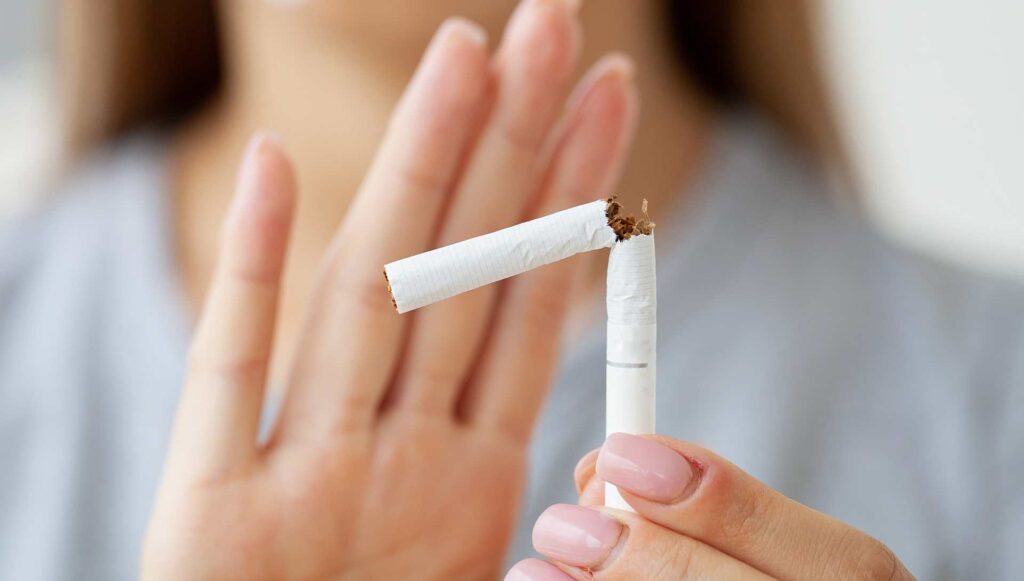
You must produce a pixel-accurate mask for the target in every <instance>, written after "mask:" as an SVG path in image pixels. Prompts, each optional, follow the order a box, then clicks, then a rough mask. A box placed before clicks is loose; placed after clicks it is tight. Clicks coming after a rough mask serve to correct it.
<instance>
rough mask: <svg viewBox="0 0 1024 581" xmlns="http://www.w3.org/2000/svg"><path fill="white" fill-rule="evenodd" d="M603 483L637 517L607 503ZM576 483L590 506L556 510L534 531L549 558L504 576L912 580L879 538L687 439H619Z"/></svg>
mask: <svg viewBox="0 0 1024 581" xmlns="http://www.w3.org/2000/svg"><path fill="white" fill-rule="evenodd" d="M605 482H609V483H612V484H615V485H616V486H618V488H619V491H620V492H622V496H623V498H625V499H626V501H627V502H629V504H630V506H632V507H633V508H634V509H636V511H637V512H636V513H635V514H634V513H630V512H626V511H620V510H614V509H607V508H601V506H600V505H601V504H602V500H603V497H604V485H605ZM576 486H577V490H578V491H579V493H580V503H581V505H583V506H577V505H555V506H552V507H551V508H549V509H548V510H546V511H545V512H544V514H542V515H541V516H540V518H539V519H538V520H537V523H536V526H535V527H534V530H533V543H534V547H535V548H536V549H537V550H538V551H539V552H540V553H541V554H542V555H544V556H545V557H547V558H548V559H550V560H551V563H546V562H544V561H540V560H538V559H528V560H525V561H521V562H520V563H518V564H516V566H515V567H513V569H512V571H510V572H509V574H508V576H507V577H506V579H507V580H514V581H525V580H533V581H569V580H571V579H596V580H603V579H609V580H610V579H650V580H652V581H657V580H662V579H664V580H669V579H673V580H675V579H771V578H777V579H878V580H881V581H893V580H901V579H912V578H913V577H912V576H911V575H910V573H909V572H907V570H906V569H905V568H904V567H903V565H902V563H900V561H899V559H898V558H896V556H895V555H894V554H893V553H892V551H890V550H889V548H888V547H886V546H885V545H883V544H882V543H881V542H879V541H877V540H875V539H873V538H871V537H869V536H868V535H866V534H864V533H862V532H860V531H858V530H857V529H854V528H853V527H850V526H849V525H846V524H844V523H841V522H839V521H837V520H835V519H833V518H831V517H829V516H826V515H824V514H821V513H819V512H817V511H814V510H812V509H810V508H808V507H806V506H804V505H802V504H800V503H798V502H795V501H793V500H790V499H789V498H786V497H785V496H783V495H782V494H780V493H778V492H776V491H774V490H772V489H771V488H768V487H767V486H765V485H764V484H762V483H761V482H758V481H757V480H755V479H754V478H753V477H751V476H750V475H748V474H746V473H745V472H743V471H742V470H740V469H739V468H737V467H736V466H734V465H733V464H731V463H730V462H728V461H727V460H725V459H724V458H721V457H719V456H717V455H715V454H714V453H712V452H709V451H708V450H705V449H703V448H700V447H698V446H694V445H692V444H687V443H684V442H679V441H676V440H672V439H670V438H665V437H660V436H646V437H641V436H630V435H626V434H613V435H612V436H610V437H609V438H608V440H607V441H606V442H605V444H604V446H603V447H601V448H600V450H595V451H593V452H591V453H590V454H588V455H586V456H584V457H583V459H582V460H581V461H580V463H579V465H578V466H577V467H576ZM556 565H557V566H556Z"/></svg>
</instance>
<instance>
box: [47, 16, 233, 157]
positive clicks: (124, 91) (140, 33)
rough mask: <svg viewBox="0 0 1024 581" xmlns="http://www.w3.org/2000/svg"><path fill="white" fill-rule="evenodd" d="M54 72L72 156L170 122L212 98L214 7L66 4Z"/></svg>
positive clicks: (215, 80) (215, 79)
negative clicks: (58, 74) (57, 71)
mask: <svg viewBox="0 0 1024 581" xmlns="http://www.w3.org/2000/svg"><path fill="white" fill-rule="evenodd" d="M60 27H61V34H60V39H61V46H60V51H59V52H60V67H61V71H60V72H61V81H62V83H63V85H62V87H61V91H62V98H63V100H64V101H63V108H64V116H65V117H64V128H65V129H64V131H65V147H66V149H67V151H68V152H69V153H71V154H72V155H74V154H76V153H79V152H82V151H85V150H88V149H90V148H92V147H94V146H97V145H100V144H102V143H105V142H107V141H110V140H113V139H115V138H117V137H120V136H122V135H124V134H126V133H130V132H131V131H133V130H135V129H137V128H139V127H143V126H152V125H159V124H168V123H174V122H176V121H178V120H179V119H181V118H183V117H184V116H186V115H188V114H189V113H190V112H192V111H193V110H195V109H196V108H197V107H200V106H202V105H203V104H204V103H206V102H207V101H208V100H209V99H210V98H211V97H212V96H213V95H214V93H215V92H216V91H217V88H218V87H219V85H220V82H221V76H222V72H223V68H222V66H221V62H222V55H221V48H220V38H219V37H220V34H219V26H218V21H217V10H216V0H173V1H170V2H162V1H159V0H65V2H63V11H62V12H61V22H60Z"/></svg>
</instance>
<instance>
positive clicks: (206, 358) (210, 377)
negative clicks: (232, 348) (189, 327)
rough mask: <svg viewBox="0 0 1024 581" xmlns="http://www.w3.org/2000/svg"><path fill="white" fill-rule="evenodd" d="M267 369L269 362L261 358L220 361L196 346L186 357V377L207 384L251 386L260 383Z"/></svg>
mask: <svg viewBox="0 0 1024 581" xmlns="http://www.w3.org/2000/svg"><path fill="white" fill-rule="evenodd" d="M266 369H267V361H266V360H265V359H263V358H260V357H254V358H240V359H229V358H225V359H220V358H217V357H211V356H210V355H208V354H207V353H206V351H205V350H204V349H200V348H197V347H195V346H193V347H192V348H191V349H189V353H188V355H187V357H186V370H187V371H186V377H188V378H190V380H192V381H197V382H200V383H205V384H214V385H249V384H252V383H254V382H257V381H260V380H261V379H262V378H263V376H264V373H265V372H266Z"/></svg>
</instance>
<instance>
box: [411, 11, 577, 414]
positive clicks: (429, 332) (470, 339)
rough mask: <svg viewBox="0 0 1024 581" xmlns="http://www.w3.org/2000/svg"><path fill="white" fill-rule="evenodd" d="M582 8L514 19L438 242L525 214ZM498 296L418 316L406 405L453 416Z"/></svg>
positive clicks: (483, 293) (462, 299) (568, 73)
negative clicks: (487, 109)
mask: <svg viewBox="0 0 1024 581" xmlns="http://www.w3.org/2000/svg"><path fill="white" fill-rule="evenodd" d="M576 9H577V6H576V2H574V1H573V0H526V1H525V2H523V4H522V5H520V7H519V8H518V9H517V10H516V12H515V14H514V15H513V17H512V19H511V21H510V22H509V26H508V29H507V31H506V34H505V39H504V41H503V43H502V47H501V49H500V50H499V53H498V56H497V87H498V89H497V95H496V99H495V103H494V108H493V111H492V113H491V117H490V119H489V120H488V123H487V125H486V127H485V128H484V129H483V133H482V134H481V136H480V140H479V142H478V145H477V148H476V150H475V151H474V153H473V154H472V156H471V158H470V160H469V163H468V165H467V168H466V171H465V173H464V175H463V177H462V179H461V183H460V184H459V187H458V189H457V191H456V194H455V197H454V200H453V205H452V208H451V210H450V211H449V214H448V217H447V219H446V221H445V225H444V227H443V229H442V231H441V233H440V239H439V241H438V242H439V244H440V245H447V244H451V243H454V242H458V241H460V240H464V239H467V238H471V237H473V236H477V235H480V234H484V233H486V232H491V231H494V230H497V229H499V228H502V227H505V226H508V225H509V224H512V223H514V222H516V221H518V220H519V219H521V218H522V217H523V215H524V213H525V210H526V205H527V203H528V202H529V200H530V199H531V198H532V197H533V196H532V194H533V193H534V191H535V190H536V185H537V181H538V178H539V176H538V174H539V172H538V168H539V167H540V165H541V160H542V158H543V156H544V151H543V150H544V147H545V144H546V142H547V141H548V136H549V135H550V134H551V132H552V127H553V126H554V125H555V122H556V120H557V118H558V116H559V113H560V112H561V111H562V109H563V102H564V100H565V96H566V94H567V93H568V88H569V84H570V79H571V77H572V73H573V69H574V68H575V64H576V60H577V56H578V52H579V30H578V28H579V24H578V21H577V18H576ZM496 300H497V289H496V287H493V286H491V287H488V288H483V289H479V290H477V291H474V292H471V293H467V294H465V295H462V296H459V297H456V298H454V299H451V300H449V301H445V302H443V303H439V304H437V305H434V306H431V307H428V308H426V309H424V310H423V311H421V312H420V313H418V314H417V317H416V321H415V323H414V325H413V332H412V339H411V341H410V343H409V345H410V347H409V354H408V357H407V359H406V361H405V363H404V365H403V372H402V376H401V377H400V378H399V383H398V386H399V389H398V398H397V401H398V405H402V406H406V407H407V408H411V409H415V410H418V411H426V412H436V413H447V412H450V411H452V410H454V407H455V401H456V399H457V396H458V394H459V388H460V387H461V386H462V385H463V384H464V382H465V380H466V376H467V375H468V374H469V372H470V367H471V362H472V361H473V359H474V357H475V355H476V352H477V350H478V348H479V345H480V343H481V341H482V337H483V333H484V330H485V329H486V326H487V323H488V320H489V318H490V313H491V312H492V310H493V307H494V304H495V302H496Z"/></svg>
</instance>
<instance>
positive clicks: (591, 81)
mask: <svg viewBox="0 0 1024 581" xmlns="http://www.w3.org/2000/svg"><path fill="white" fill-rule="evenodd" d="M635 76H636V64H635V63H634V62H633V59H632V58H630V57H629V56H627V55H625V54H623V53H619V52H616V53H612V54H609V55H605V56H604V57H602V58H601V60H599V61H597V63H596V64H595V65H594V66H593V67H591V68H590V71H589V72H587V74H586V76H585V77H583V78H582V79H581V80H580V82H579V84H577V85H576V89H574V90H573V92H572V95H570V96H569V101H568V107H567V108H569V109H573V108H575V107H578V106H580V104H581V103H583V101H584V100H585V99H586V98H587V97H588V96H589V95H590V94H591V93H592V92H593V91H594V87H596V86H597V84H598V83H599V82H601V81H604V80H605V79H609V80H611V81H613V82H617V83H622V84H623V85H627V84H629V83H631V82H633V78H634V77H635Z"/></svg>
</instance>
